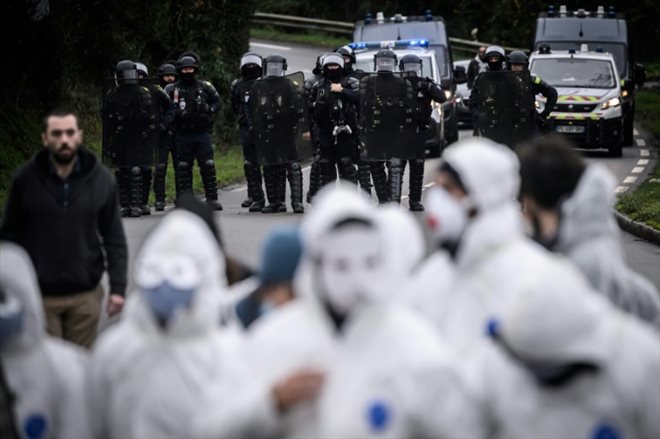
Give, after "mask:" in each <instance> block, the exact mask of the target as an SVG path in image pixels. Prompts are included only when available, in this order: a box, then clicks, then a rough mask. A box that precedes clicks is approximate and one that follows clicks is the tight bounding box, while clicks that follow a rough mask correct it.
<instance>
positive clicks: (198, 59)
mask: <svg viewBox="0 0 660 439" xmlns="http://www.w3.org/2000/svg"><path fill="white" fill-rule="evenodd" d="M184 56H192V57H193V58H195V61H197V64H200V63H201V62H202V59H201V58H200V57H199V55H198V54H197V53H196V52H193V51H192V50H187V51H185V52H183V53H182V54H181V55H180V56H179V59H181V58H183V57H184Z"/></svg>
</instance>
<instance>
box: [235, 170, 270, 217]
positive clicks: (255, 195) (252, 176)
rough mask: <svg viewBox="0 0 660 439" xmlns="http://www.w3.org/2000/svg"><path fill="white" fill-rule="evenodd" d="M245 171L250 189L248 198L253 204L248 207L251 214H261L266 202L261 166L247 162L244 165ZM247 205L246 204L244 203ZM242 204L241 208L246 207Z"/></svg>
mask: <svg viewBox="0 0 660 439" xmlns="http://www.w3.org/2000/svg"><path fill="white" fill-rule="evenodd" d="M243 170H244V171H245V175H246V177H247V187H248V197H249V198H250V199H251V200H252V203H250V205H249V206H248V207H249V208H250V209H249V210H250V212H261V209H263V207H264V205H265V204H266V200H265V199H264V190H263V187H262V183H261V181H262V177H261V172H260V171H259V166H257V165H255V164H253V163H251V162H248V161H246V162H245V163H244V164H243ZM246 201H247V200H246ZM243 203H244V204H245V202H243ZM244 204H241V206H244Z"/></svg>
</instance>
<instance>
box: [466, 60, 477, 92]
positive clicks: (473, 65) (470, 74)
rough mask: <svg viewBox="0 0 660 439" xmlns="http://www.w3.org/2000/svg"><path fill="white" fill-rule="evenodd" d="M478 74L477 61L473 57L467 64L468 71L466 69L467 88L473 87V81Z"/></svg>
mask: <svg viewBox="0 0 660 439" xmlns="http://www.w3.org/2000/svg"><path fill="white" fill-rule="evenodd" d="M478 75H479V62H478V61H477V60H476V59H473V60H472V61H470V64H468V71H467V86H468V88H472V87H474V81H475V80H476V79H477V76H478Z"/></svg>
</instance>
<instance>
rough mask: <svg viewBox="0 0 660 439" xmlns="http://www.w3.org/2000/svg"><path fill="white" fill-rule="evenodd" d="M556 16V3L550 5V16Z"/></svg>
mask: <svg viewBox="0 0 660 439" xmlns="http://www.w3.org/2000/svg"><path fill="white" fill-rule="evenodd" d="M554 16H555V5H548V17H550V18H552V17H554Z"/></svg>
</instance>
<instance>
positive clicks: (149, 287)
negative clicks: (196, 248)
mask: <svg viewBox="0 0 660 439" xmlns="http://www.w3.org/2000/svg"><path fill="white" fill-rule="evenodd" d="M135 279H136V283H137V285H138V287H140V289H141V291H142V295H143V298H144V300H145V302H146V303H147V305H148V306H149V308H150V309H151V310H152V311H153V313H154V315H155V316H156V317H157V318H158V319H159V320H161V321H165V322H167V321H169V320H170V319H171V318H172V316H173V315H174V313H175V312H176V311H177V310H179V309H183V308H190V306H191V304H192V301H193V297H194V295H195V293H196V291H197V290H198V289H199V288H200V286H201V281H202V277H201V271H200V269H199V267H197V266H196V265H195V263H194V261H193V260H192V259H191V258H187V257H171V258H164V259H160V258H152V259H145V260H141V261H139V262H138V266H137V270H136V276H135Z"/></svg>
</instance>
